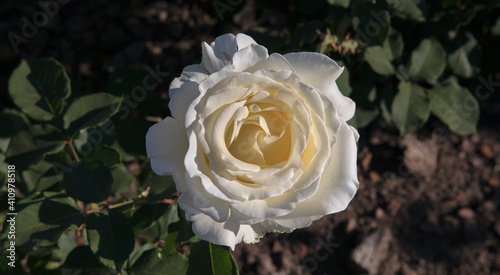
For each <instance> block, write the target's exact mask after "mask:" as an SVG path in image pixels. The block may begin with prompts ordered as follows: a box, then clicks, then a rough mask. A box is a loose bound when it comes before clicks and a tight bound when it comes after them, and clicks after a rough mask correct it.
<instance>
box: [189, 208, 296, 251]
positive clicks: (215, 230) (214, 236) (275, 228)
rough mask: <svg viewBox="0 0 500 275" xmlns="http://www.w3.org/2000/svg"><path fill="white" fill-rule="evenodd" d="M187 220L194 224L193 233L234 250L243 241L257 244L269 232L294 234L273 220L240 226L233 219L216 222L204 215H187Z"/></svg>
mask: <svg viewBox="0 0 500 275" xmlns="http://www.w3.org/2000/svg"><path fill="white" fill-rule="evenodd" d="M186 218H187V219H188V220H189V221H192V222H193V232H194V233H195V234H196V235H197V236H199V237H200V238H202V239H203V240H206V241H209V242H211V243H214V244H217V245H225V246H229V247H230V248H231V249H232V250H234V246H235V245H236V244H238V243H240V242H241V241H244V242H245V243H255V242H257V241H258V240H259V239H260V238H261V237H262V236H263V235H264V234H265V233H267V232H288V233H289V232H292V229H291V228H289V227H285V226H282V225H280V224H277V223H276V222H274V221H272V220H266V221H263V222H260V223H257V224H252V225H247V224H245V225H243V224H242V225H240V224H238V223H235V222H234V221H233V220H231V219H228V220H227V221H226V222H216V221H214V220H212V219H211V218H210V217H209V216H207V215H205V214H203V213H186Z"/></svg>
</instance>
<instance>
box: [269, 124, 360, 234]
mask: <svg viewBox="0 0 500 275" xmlns="http://www.w3.org/2000/svg"><path fill="white" fill-rule="evenodd" d="M336 138H337V143H336V144H335V146H334V148H333V153H332V160H331V162H330V164H329V165H328V167H327V169H326V170H325V172H324V173H323V175H321V182H320V184H319V188H318V191H317V192H316V193H315V194H314V195H313V196H311V197H310V198H308V199H307V200H304V201H302V202H299V203H297V206H296V207H295V210H294V211H292V212H291V213H290V214H287V215H285V216H283V217H279V218H277V219H276V222H277V223H279V224H281V225H283V226H288V227H293V228H301V227H305V226H307V225H309V224H310V223H311V222H312V221H314V220H317V219H319V218H321V217H322V216H324V215H327V214H331V213H335V212H339V211H342V210H344V209H345V208H346V207H347V205H348V204H349V202H350V201H351V199H352V198H353V197H354V194H356V190H357V189H358V186H359V182H358V179H357V169H356V157H357V150H356V140H355V136H354V133H353V132H352V130H351V128H350V127H349V126H348V125H347V124H345V123H344V125H343V126H342V127H341V128H340V131H339V132H338V133H337V137H336Z"/></svg>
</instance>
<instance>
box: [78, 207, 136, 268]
mask: <svg viewBox="0 0 500 275" xmlns="http://www.w3.org/2000/svg"><path fill="white" fill-rule="evenodd" d="M87 230H88V231H87V233H88V239H89V243H90V248H91V249H92V251H93V252H94V253H95V254H96V255H97V256H99V257H102V258H105V259H108V260H112V261H115V262H120V261H124V260H125V259H127V258H128V256H129V254H130V253H131V252H132V251H133V250H134V242H135V240H134V232H133V231H132V227H131V226H130V224H129V222H128V220H127V217H126V216H125V214H123V213H122V212H120V211H118V210H114V209H111V210H108V211H103V212H99V213H93V214H91V215H89V218H88V222H87Z"/></svg>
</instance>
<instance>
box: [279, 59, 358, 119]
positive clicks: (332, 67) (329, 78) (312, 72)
mask: <svg viewBox="0 0 500 275" xmlns="http://www.w3.org/2000/svg"><path fill="white" fill-rule="evenodd" d="M284 57H285V58H286V60H288V62H290V64H291V65H292V67H293V68H294V69H295V72H296V73H297V75H298V76H299V77H300V81H301V82H304V83H306V84H309V85H311V86H313V87H314V88H316V89H318V90H319V91H320V92H323V93H324V94H325V95H326V96H327V97H328V98H329V99H330V100H331V101H332V102H333V103H334V105H335V107H336V108H337V112H338V113H339V115H340V117H342V119H344V120H345V121H347V120H349V119H351V118H352V117H353V116H354V111H355V107H356V106H355V104H354V101H352V100H351V99H350V98H348V97H345V96H344V95H342V93H341V92H340V91H339V89H338V86H337V84H336V83H335V80H337V78H338V77H339V76H340V74H341V73H342V71H343V68H341V67H340V66H339V65H337V63H336V62H335V61H333V60H332V59H330V58H329V57H328V56H326V55H323V54H320V53H312V52H300V53H288V54H285V55H284Z"/></svg>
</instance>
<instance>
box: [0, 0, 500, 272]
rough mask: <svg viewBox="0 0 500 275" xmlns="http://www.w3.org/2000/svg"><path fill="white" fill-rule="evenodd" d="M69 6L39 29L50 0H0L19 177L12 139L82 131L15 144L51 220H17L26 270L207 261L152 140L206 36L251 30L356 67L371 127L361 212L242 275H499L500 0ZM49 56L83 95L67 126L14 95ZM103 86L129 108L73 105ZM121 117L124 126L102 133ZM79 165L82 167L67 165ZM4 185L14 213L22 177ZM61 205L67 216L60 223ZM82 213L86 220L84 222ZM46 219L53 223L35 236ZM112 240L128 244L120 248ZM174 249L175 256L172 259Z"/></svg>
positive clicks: (255, 262) (326, 225) (286, 243)
mask: <svg viewBox="0 0 500 275" xmlns="http://www.w3.org/2000/svg"><path fill="white" fill-rule="evenodd" d="M54 3H58V11H57V12H54V16H50V15H49V17H47V18H48V20H47V22H42V21H38V22H39V23H40V24H38V25H39V26H35V28H31V29H30V28H29V27H26V25H27V23H26V21H29V22H31V23H33V22H36V20H43V18H42V17H37V14H38V13H39V12H40V11H44V9H43V8H42V6H41V5H40V4H39V3H38V2H37V1H27V0H23V1H6V2H5V3H2V5H1V7H0V18H1V19H0V41H1V43H0V61H1V62H2V66H1V67H0V109H1V110H2V117H1V119H0V141H2V142H0V143H1V144H0V145H1V146H0V147H1V148H0V149H1V150H0V152H1V154H0V156H1V159H0V160H2V166H1V167H2V171H0V179H1V180H2V182H6V177H5V175H6V171H7V169H6V168H5V169H4V164H5V163H4V159H5V157H6V154H7V156H8V155H9V153H7V152H6V150H7V148H6V146H7V144H9V141H10V145H9V146H11V147H12V148H24V147H23V144H26V143H29V142H30V141H31V140H33V139H37V138H38V137H39V136H46V135H47V134H51V135H54V133H56V135H57V133H58V132H59V130H57V129H59V128H60V130H61V131H62V132H64V134H66V135H67V136H65V137H63V138H61V139H57V138H55V137H53V138H51V139H50V140H59V141H61V142H60V143H57V142H56V143H50V144H48V145H47V144H46V146H45V145H44V146H43V150H44V151H37V154H35V155H26V154H21V153H23V152H18V151H16V152H14V151H12V152H11V153H10V154H11V155H12V156H14V158H12V156H11V157H10V158H8V159H7V162H9V161H10V162H12V163H16V166H17V170H18V171H17V172H18V174H17V178H18V180H19V181H18V183H17V185H16V186H17V189H16V190H17V192H16V195H17V198H18V202H19V201H20V200H21V199H23V200H22V202H21V203H18V204H17V205H16V207H17V209H18V210H19V211H21V209H22V211H25V213H37V214H38V215H35V216H37V219H38V220H36V221H35V220H30V221H28V222H27V223H25V224H23V223H22V222H23V221H22V219H21V220H20V221H18V223H17V228H18V232H17V234H18V236H17V238H19V239H18V241H19V243H18V244H19V245H23V246H22V247H20V248H19V249H18V250H17V253H18V257H19V260H18V263H21V264H22V266H23V268H24V270H25V272H29V273H33V274H47V273H46V272H48V271H47V270H52V271H51V272H54V274H60V273H71V272H92V273H96V272H98V273H103V274H104V273H110V272H111V273H113V272H116V269H118V270H119V269H120V267H123V268H124V270H126V271H127V272H130V273H137V274H141V273H143V272H146V271H147V270H152V269H154V270H169V271H170V272H171V273H172V274H177V272H178V273H183V272H184V273H185V272H186V271H188V272H196V270H193V267H194V266H195V265H194V264H191V263H192V261H193V259H192V258H190V259H189V260H188V259H186V258H185V257H184V255H185V254H187V251H188V250H189V248H190V247H191V246H192V245H191V242H192V241H194V240H193V238H191V237H192V235H190V233H189V231H187V232H186V226H189V225H188V224H186V223H185V221H183V220H182V213H180V215H177V208H176V207H175V204H172V203H173V202H175V193H174V191H175V190H173V188H172V181H171V180H170V178H169V177H157V176H155V175H153V173H152V172H151V170H150V169H149V163H148V161H147V158H146V157H145V149H144V135H145V133H146V131H147V129H148V127H149V126H150V125H151V124H152V122H153V121H155V120H156V119H157V118H158V117H161V118H162V117H165V116H167V115H169V111H168V108H167V104H168V85H169V83H170V81H171V80H172V79H173V78H175V77H176V76H178V75H179V74H180V72H181V71H182V68H183V67H184V66H187V65H190V64H193V63H199V62H200V60H201V47H200V43H201V42H202V41H207V42H211V41H213V39H214V38H215V37H217V36H218V35H221V34H224V33H228V32H232V33H238V32H245V33H247V34H250V35H251V36H252V37H254V39H255V40H256V41H257V42H259V43H260V44H263V45H264V46H266V47H267V48H268V49H269V51H270V52H275V51H278V52H281V53H285V52H289V51H318V52H322V53H325V54H327V55H329V56H330V57H332V58H333V59H334V60H336V61H338V62H341V63H342V64H343V65H344V66H345V68H346V69H345V72H344V74H343V76H342V77H341V79H340V80H339V87H340V89H341V91H342V92H343V93H345V94H348V95H349V96H350V97H351V98H353V99H354V100H355V101H356V103H357V113H356V116H355V118H354V119H353V120H352V121H351V123H352V124H354V125H355V126H357V127H358V128H359V129H360V134H361V139H360V142H359V155H358V156H359V169H358V171H359V178H360V182H361V186H360V189H359V192H358V194H357V195H356V197H355V198H354V200H353V202H352V203H351V204H350V205H349V207H348V209H347V210H346V211H344V212H342V213H339V214H335V215H330V216H327V217H324V218H323V219H321V220H320V221H317V222H315V223H313V224H312V225H311V226H310V227H308V228H306V229H301V230H296V231H295V232H293V233H291V234H275V233H273V234H268V235H266V237H264V238H263V240H262V241H261V242H259V243H258V244H255V245H246V244H240V245H238V246H237V247H236V251H235V253H234V256H235V259H236V262H237V263H238V266H239V269H240V272H241V273H242V274H310V273H311V274H363V273H371V274H377V273H378V274H443V273H452V274H493V273H495V272H496V273H499V272H500V260H499V259H500V257H499V255H500V251H499V247H500V240H499V239H500V221H498V218H497V217H498V216H499V210H500V209H499V207H500V183H499V180H500V179H499V174H500V159H499V156H500V142H499V141H500V140H499V137H500V127H499V124H498V121H499V119H500V116H499V114H500V103H499V102H500V97H499V95H498V85H500V83H499V81H500V73H499V72H500V70H499V68H500V67H499V65H498V62H499V61H500V54H499V52H498V49H499V48H500V43H499V42H500V21H499V19H498V18H499V15H500V6H499V4H500V3H499V2H498V1H493V0H490V1H487V0H482V1H459V0H440V1H413V0H400V1H398V0H386V1H362V0H350V1H349V0H328V1H310V0H309V1H305V0H295V1H264V0H249V1H242V0H209V1H139V0H135V1H134V0H128V1H119V2H113V1H107V0H93V1H77V0H73V1H62V0H61V1H59V2H56V1H54ZM42 23H43V24H42ZM13 34H14V35H13ZM15 35H17V36H16V38H15V39H17V40H13V39H14V38H13V37H14V36H15ZM12 41H17V42H14V43H13V42H12ZM42 57H51V58H54V59H56V60H58V61H59V62H60V64H62V67H63V68H64V69H65V71H66V72H67V75H68V77H69V79H71V93H70V95H69V96H68V97H67V98H64V99H60V100H56V101H57V102H60V104H62V105H61V106H60V108H59V109H60V113H59V115H61V117H62V116H63V115H64V117H65V116H66V115H67V114H68V113H70V114H71V115H67V116H69V117H70V118H65V120H67V121H69V122H68V125H58V124H57V123H55V124H54V125H50V126H46V125H38V126H36V124H43V123H40V122H39V121H38V120H39V119H40V117H37V115H34V117H32V116H30V112H32V111H33V110H31V108H30V107H26V108H27V109H26V108H22V104H20V103H19V100H21V101H22V100H23V98H22V97H21V98H20V99H16V98H15V97H13V96H12V91H11V95H9V93H8V92H7V91H8V90H9V88H8V85H9V84H8V79H9V77H10V75H11V74H12V72H13V71H14V69H15V68H16V67H18V66H19V64H21V59H25V60H27V61H28V62H30V65H32V64H33V63H31V62H33V61H35V60H36V59H37V58H42ZM33 66H35V65H33ZM59 70H61V68H59ZM152 72H153V73H152ZM147 75H150V76H151V77H150V79H154V81H153V82H152V83H154V84H157V85H154V87H151V89H149V88H148V89H147V96H145V97H142V94H139V95H138V94H134V88H135V87H144V82H143V80H144V78H145V77H146V76H147ZM136 91H139V90H136ZM99 92H106V93H107V94H109V95H112V96H114V97H109V98H107V99H106V100H104V99H99V100H98V99H97V98H93V97H89V98H88V99H87V100H88V101H89V102H96V101H100V102H105V103H106V104H108V105H109V106H113V104H116V102H117V101H121V106H120V107H117V109H116V110H115V112H110V113H106V114H103V113H102V112H99V110H98V109H83V110H78V109H77V108H76V107H74V108H73V110H71V112H70V111H68V110H70V107H69V106H72V105H71V104H72V103H74V102H77V101H80V103H79V104H75V106H84V107H85V106H87V107H88V106H92V105H93V104H90V103H88V102H87V103H85V104H83V103H81V102H82V100H83V101H85V100H86V99H85V96H101V97H106V96H104V95H102V94H96V93H99ZM56 101H54V102H56ZM108 105H106V106H108ZM93 107H95V106H93ZM41 108H43V106H42V107H41ZM28 109H30V110H31V111H26V110H28ZM75 109H76V110H75ZM108 109H109V110H111V109H112V108H108ZM20 110H22V111H23V113H26V114H28V117H29V118H28V117H27V116H26V115H25V114H23V113H21V112H19V111H20ZM81 114H87V115H88V114H90V115H89V117H90V118H93V119H94V120H93V123H92V124H91V125H83V124H82V122H79V121H82V120H79V118H80V116H79V115H81ZM113 115H114V116H113ZM110 116H113V117H112V119H111V120H107V119H108V118H109V117H110ZM89 117H87V118H89ZM85 121H87V119H85ZM106 121H111V122H112V125H113V126H114V127H113V130H110V131H109V132H108V131H106V130H105V129H104V130H103V128H102V127H103V126H104V125H107V124H103V123H105V122H106ZM457 121H458V122H457ZM49 124H50V123H49ZM54 127H55V129H56V130H54ZM58 127H59V128H58ZM80 129H83V130H84V131H83V133H82V134H74V133H76V132H77V131H78V130H80ZM19 133H24V134H22V135H21V136H16V135H18V134H19ZM96 133H104V134H103V135H102V136H99V134H96ZM14 136H15V137H16V138H15V139H12V137H14ZM20 137H23V138H20ZM14 140H16V142H17V143H18V144H19V145H18V146H14V145H12V144H15V143H14ZM64 140H66V141H68V140H71V142H72V144H73V147H74V148H73V149H74V150H76V155H77V156H79V157H77V158H76V159H75V157H74V153H73V152H71V148H70V147H68V146H67V145H65V144H64V142H62V141H64ZM97 141H98V142H97ZM63 147H64V150H62V148H63ZM38 149H39V148H38ZM59 149H61V150H62V151H61V150H59ZM11 150H14V149H11ZM55 151H57V153H56V152H55ZM43 154H45V155H46V156H45V157H44V158H43V159H41V157H42V155H43ZM68 156H69V158H70V159H69V160H68ZM16 157H17V159H16ZM79 158H81V159H79ZM55 163H58V165H60V166H57V167H56V169H54V168H53V167H54V165H55ZM72 163H82V165H78V166H75V167H73V166H71V164H72ZM68 167H69V168H71V169H72V171H71V172H68V173H65V172H67V171H66V168H68ZM54 171H55V172H54ZM58 171H59V172H61V171H62V174H61V173H57V172H58ZM87 175H94V176H95V177H96V179H99V180H101V181H103V182H105V183H104V184H103V185H104V186H107V188H104V189H103V190H99V191H97V192H95V193H92V192H85V190H86V189H85V188H84V190H80V189H78V188H82V186H87V187H89V188H87V189H90V187H91V186H88V185H92V184H93V183H94V182H95V181H94V180H87V181H85V180H82V178H85V176H87ZM61 178H62V180H61ZM75 183H78V184H75ZM103 185H100V186H103ZM63 189H65V190H66V191H67V194H62V193H61V192H60V191H61V190H63ZM1 192H2V193H1V196H2V205H0V209H1V210H3V212H2V213H3V214H2V216H1V217H2V221H3V219H5V218H6V216H5V213H6V212H7V206H8V204H7V203H6V202H7V200H6V197H7V186H6V185H5V186H3V187H2V191H1ZM40 192H43V193H40ZM172 194H173V195H172ZM68 195H69V196H68ZM71 197H73V198H77V199H78V201H79V202H78V203H75V200H74V199H73V198H71ZM4 198H5V200H4ZM103 201H106V202H107V203H104V204H103V203H102V202H103ZM108 204H109V205H110V206H108ZM132 206H133V208H132ZM81 209H84V211H83V212H82V211H81ZM55 210H57V211H58V212H57V211H56V212H54V211H55ZM48 213H50V214H48ZM53 213H56V214H57V213H59V216H64V217H65V218H64V219H61V220H57V221H52V220H51V219H50V216H51V215H54V214H53ZM56 216H57V215H56ZM178 216H180V218H181V219H180V220H179V217H178ZM82 221H84V223H85V224H86V226H85V228H84V229H82V228H78V227H79V225H80V224H82ZM32 224H36V225H37V228H36V230H34V231H26V230H22V227H23V226H26V227H27V226H28V225H32ZM68 228H69V230H67V229H68ZM4 229H5V227H4ZM37 230H38V231H37ZM40 232H42V233H40ZM63 232H64V233H63ZM4 233H5V230H4V232H3V234H4ZM32 233H33V234H32ZM167 233H168V234H167ZM31 234H32V235H31ZM36 234H39V235H38V236H37V235H36ZM61 234H62V235H61ZM1 237H4V236H3V235H2V236H1ZM113 237H115V238H116V239H117V240H119V242H115V245H110V244H109V242H108V243H107V242H105V241H104V240H107V241H109V240H113V239H114V238H113ZM21 242H23V243H21ZM134 246H135V250H134V251H133V252H132V254H130V252H131V251H132V250H133V249H134ZM208 246H209V245H208V244H206V243H199V244H197V246H196V247H195V248H193V250H192V251H193V253H192V254H193V255H203V251H207V250H208V248H209V247H208ZM4 249H6V243H5V242H4V243H3V246H2V251H1V252H2V253H3V252H4ZM159 249H161V250H159ZM159 251H161V252H162V253H163V254H164V255H169V257H166V258H164V259H162V260H159V259H158V258H157V257H156V254H157V253H156V252H159ZM224 253H227V251H220V253H219V254H217V255H216V256H220V257H222V258H224V257H225V255H226V254H224ZM21 259H22V261H21ZM166 259H167V260H166ZM222 261H226V262H230V259H229V260H228V259H227V258H224V259H223V260H222ZM124 263H125V264H124ZM6 264H7V260H6V258H5V257H4V255H2V259H0V268H2V270H3V271H4V272H22V271H20V270H19V268H20V266H21V265H19V267H18V269H14V270H13V269H10V268H9V267H8V266H7V265H6ZM229 265H231V264H229ZM202 267H203V266H202ZM113 269H114V270H115V271H113Z"/></svg>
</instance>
